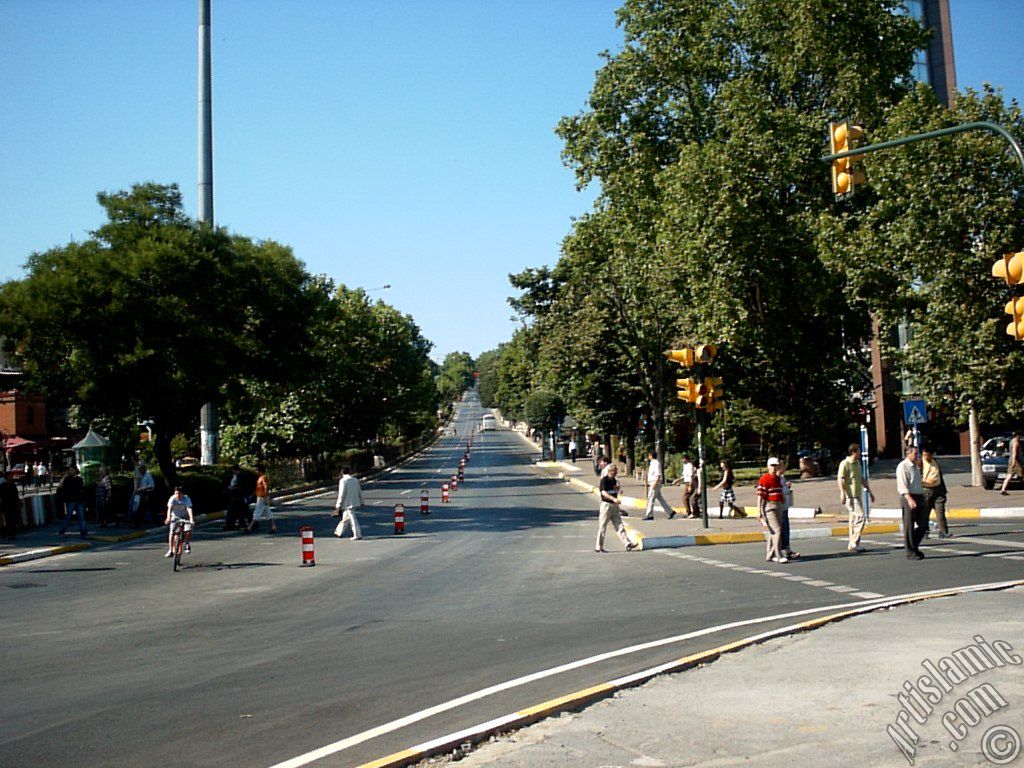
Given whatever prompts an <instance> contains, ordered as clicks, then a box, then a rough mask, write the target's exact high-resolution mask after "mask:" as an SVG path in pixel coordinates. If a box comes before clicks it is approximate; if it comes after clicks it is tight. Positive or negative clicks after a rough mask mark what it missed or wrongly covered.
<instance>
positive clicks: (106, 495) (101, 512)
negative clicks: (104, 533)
mask: <svg viewBox="0 0 1024 768" xmlns="http://www.w3.org/2000/svg"><path fill="white" fill-rule="evenodd" d="M99 474H100V476H99V479H98V480H97V481H96V506H95V509H96V522H98V523H99V524H100V528H106V527H107V509H108V508H109V507H110V497H111V496H112V495H113V493H114V488H113V486H112V485H111V483H110V472H108V471H107V468H106V467H100V473H99Z"/></svg>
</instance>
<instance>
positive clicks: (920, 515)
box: [900, 493, 928, 553]
mask: <svg viewBox="0 0 1024 768" xmlns="http://www.w3.org/2000/svg"><path fill="white" fill-rule="evenodd" d="M911 498H913V499H914V502H915V503H916V504H917V506H916V507H914V509H911V508H910V504H909V503H907V497H906V496H900V507H902V509H903V547H904V548H905V549H906V551H907V552H908V553H909V552H917V548H918V547H919V546H920V544H921V540H922V539H924V535H925V533H926V532H927V531H928V507H927V505H926V504H925V503H924V496H919V495H918V494H916V493H915V494H911Z"/></svg>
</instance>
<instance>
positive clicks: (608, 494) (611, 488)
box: [594, 464, 636, 552]
mask: <svg viewBox="0 0 1024 768" xmlns="http://www.w3.org/2000/svg"><path fill="white" fill-rule="evenodd" d="M618 474H619V468H618V467H617V466H616V465H615V464H611V465H609V467H608V472H607V473H606V474H605V475H604V477H602V478H601V485H600V489H601V507H600V513H599V515H598V520H597V544H596V545H595V546H594V551H595V552H605V551H606V550H605V548H604V532H605V529H606V528H607V527H608V524H609V523H611V526H612V527H613V528H614V529H615V532H616V533H617V534H619V538H620V539H622V543H623V544H625V545H626V550H627V551H630V552H632V551H633V550H634V549H636V544H634V543H633V542H632V541H630V540H629V534H628V533H626V525H625V523H623V522H622V516H621V515H620V514H619V481H618V479H617V476H618Z"/></svg>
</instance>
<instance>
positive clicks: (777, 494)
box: [757, 456, 789, 563]
mask: <svg viewBox="0 0 1024 768" xmlns="http://www.w3.org/2000/svg"><path fill="white" fill-rule="evenodd" d="M757 499H758V500H757V518H758V520H760V521H761V525H762V527H764V529H765V530H766V531H767V533H768V539H767V543H768V549H767V553H766V557H765V560H768V561H770V562H773V563H788V562H789V558H788V557H786V556H785V555H783V554H782V550H781V549H780V545H781V543H782V523H781V522H780V520H779V509H780V508H781V507H782V500H783V496H782V481H781V480H779V460H778V459H777V458H775V457H774V456H772V457H771V458H770V459H768V471H767V472H765V473H764V474H763V475H761V478H760V479H759V480H758V481H757Z"/></svg>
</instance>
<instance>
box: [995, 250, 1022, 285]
mask: <svg viewBox="0 0 1024 768" xmlns="http://www.w3.org/2000/svg"><path fill="white" fill-rule="evenodd" d="M1022 276H1024V251H1021V252H1020V253H1006V254H1003V255H1002V256H1001V257H999V259H997V260H996V263H995V264H993V265H992V277H997V278H999V279H1000V280H1005V281H1006V284H1007V285H1017V284H1018V283H1020V281H1021V277H1022Z"/></svg>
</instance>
